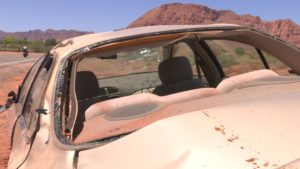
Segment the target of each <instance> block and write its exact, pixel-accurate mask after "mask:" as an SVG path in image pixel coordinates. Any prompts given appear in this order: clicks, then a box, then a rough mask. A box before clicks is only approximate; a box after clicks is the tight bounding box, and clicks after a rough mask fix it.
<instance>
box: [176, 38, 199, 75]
mask: <svg viewBox="0 0 300 169" xmlns="http://www.w3.org/2000/svg"><path fill="white" fill-rule="evenodd" d="M173 57H186V58H187V59H188V60H189V62H190V64H191V66H192V69H193V74H194V75H198V73H197V69H196V62H195V54H194V52H193V50H192V49H191V48H190V47H189V46H188V44H186V43H185V42H180V43H177V44H175V45H174V47H173Z"/></svg>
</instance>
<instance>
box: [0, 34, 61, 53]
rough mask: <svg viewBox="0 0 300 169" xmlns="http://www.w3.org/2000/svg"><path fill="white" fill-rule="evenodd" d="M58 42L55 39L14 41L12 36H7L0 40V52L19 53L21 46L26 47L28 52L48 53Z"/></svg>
mask: <svg viewBox="0 0 300 169" xmlns="http://www.w3.org/2000/svg"><path fill="white" fill-rule="evenodd" d="M57 43H58V42H57V41H56V40H55V39H53V38H52V39H47V40H28V39H26V38H23V39H16V38H15V37H13V36H7V37H5V38H4V39H3V40H0V50H1V51H21V49H22V47H23V46H27V47H28V49H29V51H30V52H44V53H45V52H48V51H49V50H50V49H51V48H52V47H53V46H55V45H56V44H57Z"/></svg>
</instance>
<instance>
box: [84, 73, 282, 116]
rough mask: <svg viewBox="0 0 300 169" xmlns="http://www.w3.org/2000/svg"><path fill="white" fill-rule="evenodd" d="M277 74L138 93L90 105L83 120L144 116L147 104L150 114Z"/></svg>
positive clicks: (252, 74)
mask: <svg viewBox="0 0 300 169" xmlns="http://www.w3.org/2000/svg"><path fill="white" fill-rule="evenodd" d="M276 76H278V74H276V73H275V72H273V71H271V70H257V71H253V72H249V73H244V74H241V75H237V76H232V77H230V78H227V79H225V80H223V81H222V82H221V83H220V84H219V85H218V86H217V88H216V89H215V88H199V89H194V90H188V91H184V92H179V93H175V94H170V95H166V96H157V95H155V94H152V93H140V94H136V95H130V96H125V97H121V98H116V99H111V100H106V101H102V102H98V103H95V104H93V105H91V106H90V107H89V108H88V109H87V110H86V111H85V119H86V120H89V119H92V118H94V117H96V116H99V115H103V114H106V113H110V112H120V111H124V113H130V111H136V110H139V111H141V114H144V113H146V112H144V111H148V113H149V109H148V110H147V109H143V105H145V106H146V107H147V103H151V104H155V105H157V107H156V108H154V109H153V110H150V113H151V112H154V111H157V110H158V109H159V107H162V106H166V105H169V104H176V103H180V102H185V101H189V100H193V99H200V98H205V97H209V96H214V95H217V94H221V93H227V92H230V91H232V90H233V89H235V88H237V87H239V86H240V85H241V84H243V83H246V82H249V81H253V80H258V79H264V78H268V77H276Z"/></svg>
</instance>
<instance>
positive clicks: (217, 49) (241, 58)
mask: <svg viewBox="0 0 300 169" xmlns="http://www.w3.org/2000/svg"><path fill="white" fill-rule="evenodd" d="M206 43H207V44H208V46H209V47H210V49H211V50H212V52H213V53H214V55H215V56H216V58H217V60H218V61H219V63H220V64H221V66H222V68H223V71H224V73H225V76H227V77H228V76H234V75H238V74H242V73H247V72H251V71H254V70H259V69H265V67H264V65H263V62H262V61H261V59H260V56H259V55H258V53H257V51H256V49H255V48H254V47H252V46H249V45H246V44H243V43H239V42H235V41H230V40H206Z"/></svg>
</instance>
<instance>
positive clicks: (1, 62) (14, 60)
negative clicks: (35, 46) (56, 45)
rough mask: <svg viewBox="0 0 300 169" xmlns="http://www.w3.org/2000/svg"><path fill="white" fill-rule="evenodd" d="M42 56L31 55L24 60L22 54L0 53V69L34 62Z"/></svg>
mask: <svg viewBox="0 0 300 169" xmlns="http://www.w3.org/2000/svg"><path fill="white" fill-rule="evenodd" d="M40 56H42V54H32V55H29V56H28V57H26V58H24V57H23V56H22V53H6V52H4V53H0V67H4V66H10V65H14V64H19V63H24V62H33V61H36V60H37V59H38V58H39V57H40Z"/></svg>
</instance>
